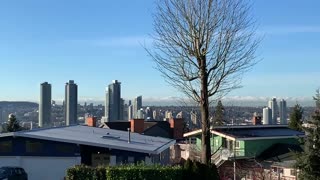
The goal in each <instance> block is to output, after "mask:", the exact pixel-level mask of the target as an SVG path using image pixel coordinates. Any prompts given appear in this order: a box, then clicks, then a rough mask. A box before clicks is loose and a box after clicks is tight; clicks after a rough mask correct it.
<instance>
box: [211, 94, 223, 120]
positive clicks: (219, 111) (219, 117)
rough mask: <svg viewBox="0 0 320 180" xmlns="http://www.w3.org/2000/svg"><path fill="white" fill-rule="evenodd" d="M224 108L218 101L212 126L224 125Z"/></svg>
mask: <svg viewBox="0 0 320 180" xmlns="http://www.w3.org/2000/svg"><path fill="white" fill-rule="evenodd" d="M223 118H224V107H223V105H222V102H221V101H220V100H219V101H218V104H217V106H216V109H215V114H214V118H213V126H221V125H223V123H224V119H223Z"/></svg>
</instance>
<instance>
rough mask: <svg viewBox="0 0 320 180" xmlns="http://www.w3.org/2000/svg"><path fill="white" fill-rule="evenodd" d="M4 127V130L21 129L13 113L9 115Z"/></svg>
mask: <svg viewBox="0 0 320 180" xmlns="http://www.w3.org/2000/svg"><path fill="white" fill-rule="evenodd" d="M5 129H6V132H16V131H21V130H22V127H21V126H20V125H19V122H18V121H17V118H16V116H15V115H13V114H10V115H9V120H8V123H7V125H6V128H5Z"/></svg>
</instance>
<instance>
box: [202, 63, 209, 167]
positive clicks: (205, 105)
mask: <svg viewBox="0 0 320 180" xmlns="http://www.w3.org/2000/svg"><path fill="white" fill-rule="evenodd" d="M200 61H201V65H200V78H201V102H200V110H201V124H202V137H201V162H202V163H204V164H210V162H211V146H210V125H209V96H208V74H207V70H206V58H205V57H202V58H201V60H200Z"/></svg>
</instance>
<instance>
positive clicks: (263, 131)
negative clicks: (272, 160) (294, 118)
mask: <svg viewBox="0 0 320 180" xmlns="http://www.w3.org/2000/svg"><path fill="white" fill-rule="evenodd" d="M214 130H215V131H217V132H220V133H223V134H225V135H228V136H232V137H236V138H254V137H278V136H303V135H304V133H303V132H300V131H295V130H292V129H290V128H288V127H283V126H279V127H276V126H273V127H268V126H265V127H263V126H257V127H252V126H251V127H249V128H246V127H242V128H233V127H232V126H230V127H226V128H215V129H214Z"/></svg>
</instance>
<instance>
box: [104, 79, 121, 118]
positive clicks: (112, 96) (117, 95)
mask: <svg viewBox="0 0 320 180" xmlns="http://www.w3.org/2000/svg"><path fill="white" fill-rule="evenodd" d="M105 102H106V103H105V117H106V120H107V122H112V121H116V120H121V118H123V115H122V116H121V113H123V111H122V112H121V109H123V108H121V83H120V82H118V81H117V80H113V81H112V84H110V85H109V86H108V87H107V88H106V101H105Z"/></svg>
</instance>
